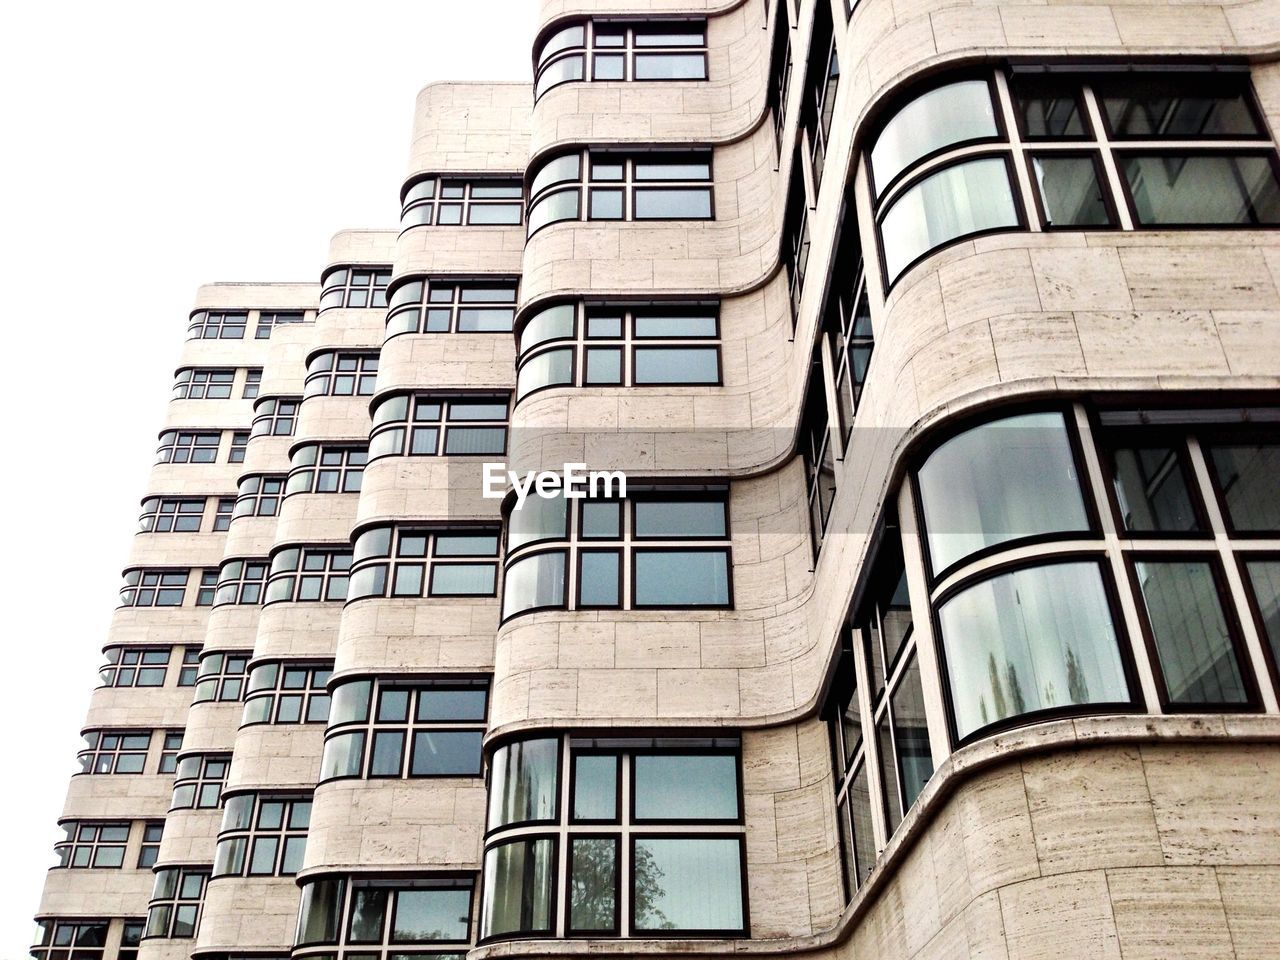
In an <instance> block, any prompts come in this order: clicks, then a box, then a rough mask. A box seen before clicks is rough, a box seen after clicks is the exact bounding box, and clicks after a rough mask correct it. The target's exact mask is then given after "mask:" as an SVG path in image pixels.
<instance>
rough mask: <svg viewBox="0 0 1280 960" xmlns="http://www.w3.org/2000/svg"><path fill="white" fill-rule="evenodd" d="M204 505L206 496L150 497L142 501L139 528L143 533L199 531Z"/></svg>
mask: <svg viewBox="0 0 1280 960" xmlns="http://www.w3.org/2000/svg"><path fill="white" fill-rule="evenodd" d="M219 506H221V501H219ZM204 507H205V501H204V497H200V498H199V499H196V500H178V499H175V498H172V497H149V498H147V499H146V500H143V501H142V516H140V517H139V518H138V530H139V531H140V532H141V533H199V532H200V524H201V522H202V521H203V520H204Z"/></svg>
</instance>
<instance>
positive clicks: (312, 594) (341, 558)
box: [262, 547, 351, 603]
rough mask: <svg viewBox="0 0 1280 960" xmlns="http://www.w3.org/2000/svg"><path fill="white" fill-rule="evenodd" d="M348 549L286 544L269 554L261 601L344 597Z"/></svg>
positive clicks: (301, 601) (316, 600) (300, 601)
mask: <svg viewBox="0 0 1280 960" xmlns="http://www.w3.org/2000/svg"><path fill="white" fill-rule="evenodd" d="M350 570H351V551H350V549H346V550H342V549H334V548H331V547H286V548H284V549H282V550H277V551H276V552H275V553H273V554H272V555H271V567H270V569H269V571H268V572H267V594H266V597H265V598H264V599H263V601H262V602H263V603H274V602H276V601H277V600H294V601H297V602H299V603H306V602H321V601H325V600H345V599H347V579H348V574H349V572H350Z"/></svg>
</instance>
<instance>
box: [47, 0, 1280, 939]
mask: <svg viewBox="0 0 1280 960" xmlns="http://www.w3.org/2000/svg"><path fill="white" fill-rule="evenodd" d="M542 11H543V15H542V18H541V23H542V26H541V28H540V30H539V32H538V34H537V36H536V37H535V38H534V39H533V43H532V54H533V66H534V74H533V76H534V83H533V87H532V88H531V87H529V86H527V85H502V84H494V85H488V84H480V85H475V84H436V85H432V86H429V87H427V88H426V89H425V90H423V91H422V93H421V94H420V95H419V98H418V101H417V111H416V117H415V125H414V136H413V142H412V145H411V150H410V164H409V175H408V177H407V179H406V180H405V182H404V184H403V187H402V192H401V196H402V199H403V203H404V212H403V217H402V221H401V225H400V229H399V230H396V229H389V230H386V231H384V232H348V233H342V234H339V235H338V236H337V237H335V238H334V240H333V243H332V246H331V250H330V258H329V263H328V264H327V265H325V266H324V267H323V269H322V271H321V272H320V283H319V284H318V285H314V286H312V285H237V284H218V285H213V286H209V287H205V288H203V289H201V290H200V292H199V293H198V295H197V300H196V305H195V311H194V312H193V313H192V315H191V320H190V326H189V328H188V340H187V347H186V352H185V354H184V358H183V361H182V366H181V369H179V370H178V372H177V377H176V384H175V390H174V399H173V402H172V404H171V405H170V415H169V418H168V420H167V421H166V423H165V424H164V428H163V431H162V432H161V433H160V436H159V451H158V458H157V463H156V466H155V468H154V471H153V472H152V474H151V481H150V484H149V486H148V488H147V490H146V491H145V494H144V497H143V500H142V518H141V531H140V532H139V534H138V536H137V538H136V541H135V544H134V548H133V553H132V555H131V556H130V557H129V560H128V566H127V568H126V571H125V587H124V590H123V592H122V594H121V600H122V603H121V606H120V608H119V609H118V610H117V612H116V615H115V619H114V621H113V624H112V627H111V630H110V633H109V635H108V637H107V642H106V647H105V650H106V661H107V665H106V666H105V667H104V668H103V683H102V686H101V687H100V688H99V689H98V690H97V691H96V692H95V695H94V699H93V702H92V706H91V709H90V712H89V716H88V718H87V720H86V723H85V742H86V746H85V749H84V752H83V753H82V754H81V760H82V764H83V767H84V773H83V774H81V775H77V776H75V777H74V778H73V779H72V783H71V787H70V790H69V794H68V799H67V803H66V806H65V808H64V810H63V814H62V822H63V824H64V825H65V828H66V836H67V839H66V842H65V843H63V844H61V845H60V846H59V847H58V855H59V858H60V861H61V866H59V867H56V868H54V869H52V870H51V871H50V872H49V876H48V879H47V881H46V887H45V894H44V899H43V902H42V905H41V912H40V916H39V920H40V930H41V932H40V942H39V943H38V944H37V946H35V947H34V948H33V951H32V953H33V956H35V957H37V958H38V960H114V958H130V960H132V958H137V960H179V958H183V960H185V958H187V957H196V958H209V960H243V958H282V957H286V956H293V957H297V958H303V957H307V958H312V957H314V958H325V960H338V958H346V960H407V958H414V957H432V958H437V957H441V956H460V955H462V954H463V953H467V954H468V956H469V960H489V958H493V957H500V956H507V955H520V956H539V955H548V956H574V955H587V954H609V955H625V954H629V953H653V952H663V951H667V950H670V951H672V952H677V953H681V954H686V955H695V956H707V955H712V954H718V955H726V954H733V953H747V954H752V955H765V956H769V955H779V956H793V955H798V954H801V953H804V954H807V955H810V956H813V957H818V958H831V960H855V958H864V957H875V958H877V960H890V958H921V960H923V958H930V960H933V958H959V957H983V958H988V957H1000V958H1009V960H1026V958H1037V957H1054V958H1062V957H1068V958H1123V960H1135V958H1147V957H1150V958H1170V957H1207V958H1209V957H1211V958H1223V957H1235V958H1238V960H1244V958H1246V957H1250V958H1255V957H1275V956H1280V916H1278V915H1277V912H1276V910H1275V904H1276V902H1277V900H1278V899H1280V867H1277V864H1280V751H1277V750H1276V746H1277V741H1278V740H1280V717H1278V716H1277V714H1278V713H1280V707H1278V704H1277V689H1278V683H1280V675H1278V674H1277V662H1278V660H1280V656H1278V654H1280V392H1277V387H1278V386H1280V292H1278V288H1280V233H1277V232H1276V230H1275V227H1276V226H1277V225H1280V181H1278V179H1277V170H1278V169H1280V160H1278V157H1277V148H1276V140H1275V133H1274V132H1273V131H1275V130H1276V129H1277V128H1280V63H1278V62H1277V57H1278V56H1280V19H1277V16H1276V6H1275V4H1274V3H1271V2H1268V0H1221V2H1217V3H1212V2H1207V0H1206V2H1202V0H1182V2H1166V0H1137V2H1132V3H1121V2H1111V3H1108V2H1100V3H1097V4H1088V5H1085V4H1073V3H1061V4H1059V3H1048V4H1045V3H1043V2H1041V3H1020V2H1017V0H1000V2H997V3H970V2H964V0H923V2H915V3H905V2H895V0H859V2H858V3H857V5H856V6H854V7H853V8H852V9H849V8H847V7H846V6H844V4H843V0H741V2H721V0H717V2H711V0H652V2H648V3H642V2H635V0H633V2H630V3H612V2H610V0H592V2H586V0H583V2H574V0H544V2H543V4H542ZM478 17H479V15H478ZM477 25H479V20H477ZM469 42H473V43H476V44H477V45H479V44H480V43H481V42H482V41H481V39H480V38H479V37H478V36H477V38H475V39H473V40H471V41H469ZM391 187H392V185H388V188H389V189H390V188H391ZM485 462H505V463H506V464H507V466H508V467H509V469H510V470H512V471H514V472H515V473H516V474H517V475H518V476H519V477H523V476H524V475H525V473H526V472H527V471H534V470H553V471H559V470H561V469H562V468H563V466H564V465H565V464H567V463H576V462H582V463H585V464H587V465H588V466H589V467H590V468H592V469H595V470H608V471H613V470H621V471H624V472H625V473H626V475H627V478H628V489H627V494H626V496H625V498H619V497H616V496H614V497H608V496H596V497H593V498H587V499H566V498H564V497H554V496H553V497H537V496H534V497H532V498H530V499H528V500H526V501H524V503H523V505H522V506H521V507H520V508H519V509H516V503H517V498H516V496H515V494H514V493H512V492H508V493H507V495H506V497H505V498H504V499H492V498H487V497H485V496H484V495H483V489H484V482H483V481H484V476H483V467H482V464H483V463H485ZM507 487H508V484H506V483H504V484H503V488H504V490H505V489H507Z"/></svg>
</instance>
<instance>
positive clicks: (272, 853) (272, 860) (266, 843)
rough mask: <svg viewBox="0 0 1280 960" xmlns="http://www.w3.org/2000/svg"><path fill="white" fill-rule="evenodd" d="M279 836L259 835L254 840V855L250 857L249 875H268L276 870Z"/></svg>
mask: <svg viewBox="0 0 1280 960" xmlns="http://www.w3.org/2000/svg"><path fill="white" fill-rule="evenodd" d="M279 845H280V838H279V837H258V838H257V839H256V840H254V841H253V856H252V857H250V858H249V875H250V876H266V875H270V874H272V873H274V872H275V869H276V853H277V851H278V849H279Z"/></svg>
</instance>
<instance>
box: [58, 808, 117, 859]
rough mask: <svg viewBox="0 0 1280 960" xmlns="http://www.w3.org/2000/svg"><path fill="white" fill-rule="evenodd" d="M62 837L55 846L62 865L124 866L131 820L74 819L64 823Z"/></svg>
mask: <svg viewBox="0 0 1280 960" xmlns="http://www.w3.org/2000/svg"><path fill="white" fill-rule="evenodd" d="M61 827H62V830H63V839H62V841H61V842H60V843H58V844H56V845H55V846H54V848H53V852H54V854H55V855H56V856H57V858H58V866H59V867H71V868H83V869H91V870H92V869H97V870H101V869H105V868H119V867H122V866H124V848H125V845H126V844H127V843H128V842H129V821H127V820H126V821H123V822H120V823H114V822H111V823H103V822H95V821H85V820H80V821H76V820H72V821H69V822H67V823H64V824H61Z"/></svg>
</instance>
